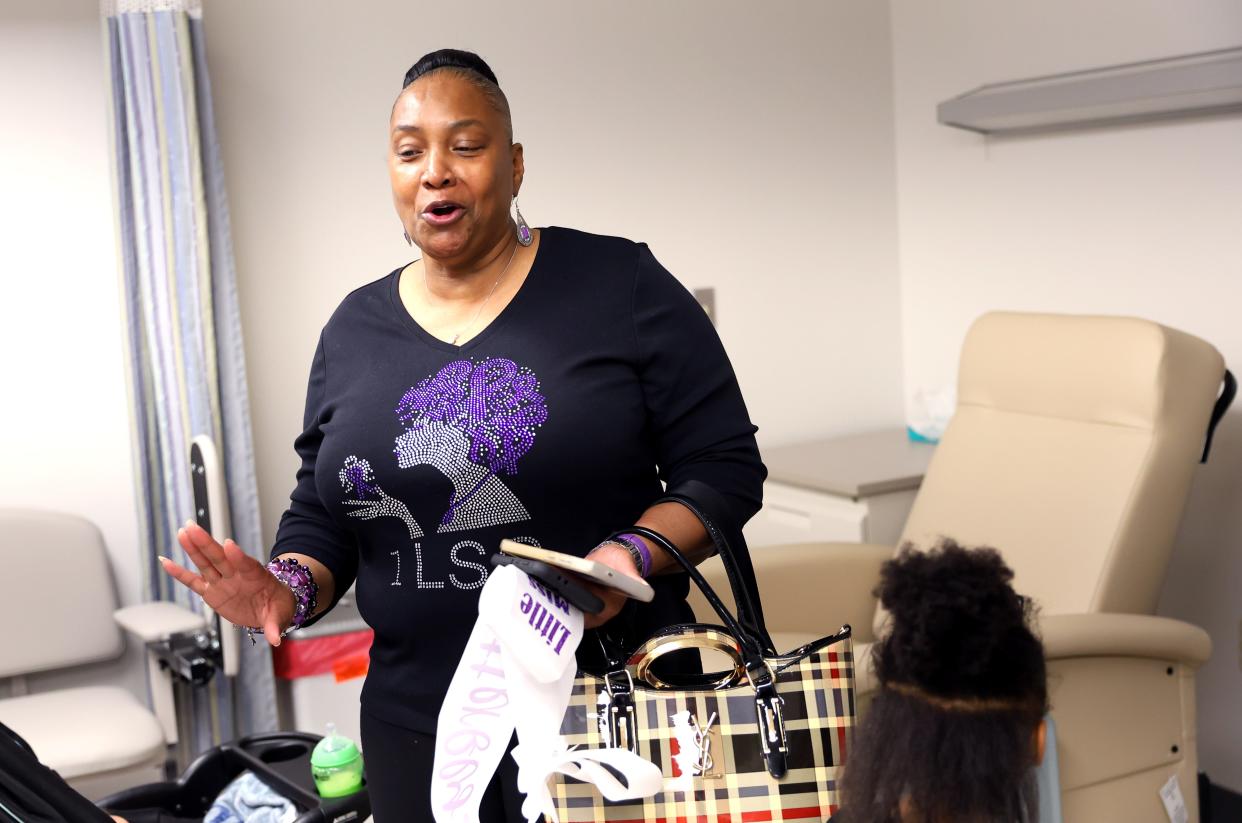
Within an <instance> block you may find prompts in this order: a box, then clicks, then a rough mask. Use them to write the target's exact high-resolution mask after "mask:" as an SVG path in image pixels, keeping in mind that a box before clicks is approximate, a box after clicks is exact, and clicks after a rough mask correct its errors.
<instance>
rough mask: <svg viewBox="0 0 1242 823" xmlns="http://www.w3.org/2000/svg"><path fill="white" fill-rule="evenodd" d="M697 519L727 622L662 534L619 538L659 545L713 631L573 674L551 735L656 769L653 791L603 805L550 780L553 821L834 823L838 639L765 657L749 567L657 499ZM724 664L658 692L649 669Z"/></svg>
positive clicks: (662, 639) (844, 708) (848, 668)
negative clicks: (628, 755)
mask: <svg viewBox="0 0 1242 823" xmlns="http://www.w3.org/2000/svg"><path fill="white" fill-rule="evenodd" d="M665 499H666V500H677V501H678V502H681V503H683V504H684V505H686V506H687V507H689V508H690V509H691V510H692V511H694V512H695V514H697V515H698V516H699V519H700V520H703V522H704V525H705V526H706V527H707V531H708V533H709V534H710V535H711V536H712V539H713V541H714V542H715V543H716V547H717V550H718V551H719V553H720V555H721V558H722V560H723V561H724V564H725V569H726V571H727V572H728V576H729V583H730V588H732V589H733V593H734V602H735V603H736V604H737V612H738V614H737V616H736V617H735V616H734V615H733V614H731V613H730V612H729V610H728V609H727V608H726V607H725V606H724V604H723V603H722V602H721V600H720V598H719V597H718V596H717V595H716V593H715V592H714V591H712V588H711V586H710V585H708V583H707V581H706V580H704V579H703V576H702V575H701V574H700V573H699V572H698V570H697V569H695V568H694V566H693V564H691V563H690V562H689V561H687V560H686V558H685V557H684V556H683V555H682V554H681V553H680V552H679V551H678V550H677V548H676V547H675V546H673V545H672V544H671V543H670V542H669V541H668V540H667V539H665V538H664V537H663V536H662V535H660V534H658V533H656V532H653V531H651V530H650V529H643V528H639V527H632V528H629V529H627V530H626V531H627V532H629V533H632V534H639V535H641V536H643V537H645V538H647V539H648V540H651V541H652V542H654V543H656V544H658V545H660V546H661V547H662V548H664V550H665V551H667V552H668V553H669V554H670V555H671V556H672V557H673V558H674V559H675V560H677V562H678V563H680V564H681V565H682V566H683V567H684V568H685V570H686V572H687V573H688V574H689V575H690V579H691V580H692V581H693V582H694V583H695V584H696V585H697V586H698V587H699V588H700V589H701V590H702V591H703V594H704V596H705V597H706V598H707V600H708V602H709V603H711V605H712V608H714V609H715V610H716V612H717V614H719V616H720V618H721V620H722V621H723V622H724V625H723V626H712V625H705V624H690V625H680V626H671V627H669V628H666V629H663V630H661V631H659V632H657V633H656V634H655V635H653V636H652V637H650V638H649V639H648V640H647V641H646V642H644V643H643V644H642V645H641V646H639V647H638V649H637V650H635V651H634V652H632V653H631V654H630V655H628V657H626V658H624V660H617V661H614V663H613V664H612V665H611V666H610V669H609V671H608V672H607V673H606V674H605V675H603V676H595V675H590V674H584V673H581V672H580V673H579V674H578V677H577V680H576V681H575V683H574V688H573V693H572V696H571V697H570V703H569V708H568V709H567V711H566V713H565V717H564V720H563V721H562V724H561V734H562V735H564V736H565V738H566V742H567V743H568V744H569V745H571V746H577V747H579V748H606V747H609V746H616V747H622V748H628V749H629V750H630V751H633V752H635V753H636V754H638V755H639V756H641V757H643V758H645V759H647V760H650V761H651V762H652V763H654V764H656V765H657V766H658V767H659V768H660V769H661V771H662V772H663V775H664V787H663V790H662V791H661V792H660V793H658V794H656V795H655V796H654V797H650V798H646V799H644V800H634V801H624V802H620V803H611V802H608V801H606V800H604V798H603V797H601V796H600V795H599V793H598V792H597V791H596V789H595V787H594V786H592V785H591V784H589V783H583V782H579V781H576V780H574V779H572V778H569V777H565V776H564V775H554V776H553V777H552V778H551V780H552V785H551V786H550V788H551V792H552V797H553V801H554V803H555V805H556V812H557V816H558V818H559V820H560V821H561V823H602V821H626V823H666V822H667V823H683V822H684V823H741V821H756V822H758V821H778V820H815V821H823V820H825V819H827V818H828V817H829V816H831V815H832V814H834V813H835V812H836V810H837V805H838V790H837V778H838V773H839V771H840V769H841V765H842V763H843V762H844V759H845V753H846V748H847V743H848V738H849V734H850V732H851V730H852V728H853V725H854V717H855V709H854V659H853V653H852V647H851V638H850V627H849V626H843V627H842V628H841V629H840V631H838V632H837V633H836V634H833V635H830V636H828V637H824V638H822V639H820V640H817V641H815V642H813V643H808V644H807V645H805V646H802V647H801V648H798V649H794V650H793V651H791V652H788V653H786V654H777V653H776V652H775V650H774V649H773V648H772V641H771V639H770V637H769V635H768V632H767V630H766V628H765V627H764V624H763V614H762V609H761V606H760V603H759V592H758V587H757V586H756V585H755V580H754V573H753V571H751V570H750V563H749V557H747V556H746V555H745V554H744V553H742V554H734V553H733V551H732V550H731V548H730V546H729V543H728V541H727V540H725V538H724V535H723V534H722V533H721V532H720V531H719V530H718V529H716V528H715V527H714V525H713V524H712V523H711V521H710V520H708V519H707V518H706V516H705V515H704V514H703V512H702V511H701V510H700V509H699V507H698V506H697V505H696V504H695V502H694V501H693V500H691V499H689V498H687V497H684V496H682V495H670V496H669V497H667V498H665ZM686 649H711V650H715V651H717V652H723V653H724V654H725V655H727V656H728V657H729V658H730V659H731V661H732V664H733V667H732V669H731V670H726V671H724V672H719V673H712V674H709V675H701V676H690V677H689V680H690V683H689V685H687V684H685V683H683V684H678V685H674V684H671V683H667V682H664V681H663V680H662V679H661V678H660V677H658V676H657V675H656V673H655V672H653V671H652V663H653V662H654V661H655V660H657V659H658V658H659V657H661V656H662V655H664V654H666V653H668V652H672V651H681V650H686Z"/></svg>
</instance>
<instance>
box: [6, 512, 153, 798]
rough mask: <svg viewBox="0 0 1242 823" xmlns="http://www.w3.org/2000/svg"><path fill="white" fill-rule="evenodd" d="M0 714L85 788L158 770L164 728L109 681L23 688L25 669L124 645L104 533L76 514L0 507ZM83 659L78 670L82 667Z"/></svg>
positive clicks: (114, 786) (92, 656)
mask: <svg viewBox="0 0 1242 823" xmlns="http://www.w3.org/2000/svg"><path fill="white" fill-rule="evenodd" d="M0 568H3V569H4V570H5V573H4V574H3V575H0V624H2V625H4V626H6V627H8V629H7V630H6V632H5V641H4V644H3V645H2V646H0V678H10V684H9V688H8V689H7V690H6V691H5V692H4V693H5V694H10V693H13V692H17V694H15V695H14V696H9V697H5V698H3V699H0V722H2V723H4V724H5V725H7V726H9V727H10V728H12V729H13V730H14V731H16V732H17V733H18V734H20V735H21V736H22V737H23V738H25V739H26V741H27V742H29V743H30V745H31V747H32V748H33V749H34V752H35V754H36V755H38V756H39V758H40V760H42V761H43V763H45V764H46V765H48V766H50V767H51V768H52V769H55V770H56V771H57V772H59V773H60V774H61V776H62V777H64V778H65V779H66V780H67V781H68V782H69V784H70V785H71V786H73V787H74V788H75V789H77V790H78V791H80V792H82V793H83V794H85V795H86V796H87V797H92V798H98V797H101V796H103V795H104V794H108V793H110V792H113V791H117V790H118V789H121V788H128V787H130V786H134V785H138V784H140V783H146V782H152V781H155V780H159V779H162V777H163V774H164V771H163V767H164V761H165V757H166V751H167V749H166V743H165V735H164V730H163V728H162V727H161V726H160V724H159V722H158V721H157V720H156V718H155V716H154V714H152V712H151V711H150V709H148V708H147V707H146V706H145V705H144V704H143V703H142V702H140V701H139V700H138V698H137V697H135V696H134V695H133V694H131V693H130V692H129V691H127V690H125V689H122V688H117V687H114V686H85V687H80V688H69V689H58V690H52V691H44V692H35V693H32V694H21V693H20V692H21V691H23V688H21V687H20V686H19V687H16V688H15V686H14V684H21V683H24V682H25V675H30V674H35V673H38V672H44V671H50V670H53V669H63V668H67V667H70V666H86V665H87V664H92V663H97V662H100V661H104V660H111V659H115V658H117V657H118V656H120V654H121V652H122V651H123V649H124V640H123V637H122V635H121V632H120V630H119V628H118V627H117V625H116V624H115V622H114V621H113V617H112V611H113V609H114V608H115V607H116V597H115V594H114V586H113V581H112V575H111V573H110V571H109V566H108V556H107V550H106V548H105V546H104V541H103V535H102V534H100V532H99V529H98V528H96V527H95V525H94V524H92V523H90V522H89V521H87V520H84V519H83V518H80V517H76V516H73V515H69V514H62V513H59V512H47V511H33V510H25V509H0ZM89 671H90V670H89V669H83V673H84V674H85V673H87V672H89Z"/></svg>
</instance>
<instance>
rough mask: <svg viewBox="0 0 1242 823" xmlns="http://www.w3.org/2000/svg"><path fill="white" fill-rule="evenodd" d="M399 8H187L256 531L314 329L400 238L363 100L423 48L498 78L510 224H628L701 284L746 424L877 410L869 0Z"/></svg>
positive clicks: (282, 483) (275, 482) (884, 274)
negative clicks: (509, 135) (200, 20)
mask: <svg viewBox="0 0 1242 823" xmlns="http://www.w3.org/2000/svg"><path fill="white" fill-rule="evenodd" d="M420 8H422V9H427V8H430V7H427V6H425V5H418V4H412V3H410V2H408V0H384V1H383V2H378V1H377V2H371V3H365V4H313V5H308V4H305V3H300V2H297V3H295V2H292V0H266V2H263V3H255V2H252V0H213V2H212V3H210V4H208V7H207V9H206V13H205V17H204V21H205V26H206V33H207V49H208V60H209V64H210V68H211V73H212V82H213V84H214V87H215V103H216V112H217V116H218V123H219V130H220V138H221V142H222V145H223V153H224V162H225V168H226V172H227V174H228V186H229V197H230V202H231V205H232V217H233V226H234V237H235V244H236V245H235V249H236V257H237V267H238V272H239V291H240V296H241V305H242V316H243V322H244V326H245V334H246V353H247V358H248V368H249V373H250V385H251V407H252V409H253V414H254V427H255V444H256V450H257V459H258V472H259V483H260V490H261V492H260V493H261V501H262V508H263V512H264V515H265V527H266V533H267V535H268V537H269V538H270V536H271V534H272V532H273V529H274V525H275V522H276V520H277V518H278V516H279V514H280V512H281V511H282V510H283V509H284V507H285V506H286V505H287V502H288V494H289V491H290V486H291V483H292V478H293V473H294V469H295V468H296V459H295V456H294V454H293V451H292V448H291V443H292V440H293V437H294V436H295V435H296V433H297V431H298V428H299V426H300V422H301V414H302V403H303V397H304V392H305V379H306V374H307V370H308V368H309V363H310V357H311V354H312V352H313V349H314V345H315V339H316V336H317V333H318V330H319V328H320V327H321V325H322V324H323V322H324V321H325V320H326V319H327V317H328V314H329V313H330V312H331V310H332V309H333V307H335V305H336V303H337V302H338V301H339V300H340V299H341V298H342V297H343V296H344V294H345V293H346V292H347V291H349V290H350V289H351V288H353V287H354V286H356V285H360V284H362V283H365V282H368V281H370V280H373V279H375V278H377V277H380V276H382V275H384V274H386V273H387V272H389V271H391V270H392V269H393V268H395V267H397V266H399V265H402V264H403V263H405V262H406V261H408V260H409V259H410V257H411V254H410V250H409V249H407V248H406V246H405V244H404V242H403V241H402V239H401V227H400V225H399V223H398V222H397V219H396V217H395V215H394V214H393V211H392V206H391V195H390V193H389V189H388V180H387V169H386V165H385V159H384V157H385V154H384V153H385V139H386V127H387V121H388V113H389V110H390V108H391V105H392V101H393V100H394V99H395V96H396V94H397V92H398V91H399V89H400V86H401V83H400V80H401V77H402V76H403V75H404V73H405V70H406V69H407V68H408V67H409V65H410V64H411V63H413V62H414V61H415V60H416V59H417V58H418V57H419V56H421V55H422V54H423V53H425V52H427V51H430V50H432V49H436V48H442V47H445V46H453V47H459V48H467V49H472V50H476V51H478V52H479V53H481V54H482V55H483V56H484V57H485V59H487V60H488V61H489V62H490V63H491V65H492V66H493V68H494V69H495V70H496V72H497V74H498V76H499V78H500V82H501V85H502V87H503V88H504V89H505V90H506V92H507V94H508V95H509V97H510V100H511V103H512V107H513V111H514V119H515V128H516V136H517V139H518V140H520V141H522V142H523V143H524V144H525V147H526V168H527V175H526V181H525V185H524V187H523V190H522V198H521V200H522V210H523V214H524V215H525V216H526V217H527V219H528V220H530V221H531V223H532V224H534V225H549V224H550V225H563V226H573V227H578V228H582V229H586V230H589V231H596V232H601V233H610V234H621V235H625V236H629V237H632V238H636V239H642V240H646V241H648V242H649V243H650V244H651V247H652V249H653V250H654V251H655V253H656V255H657V257H659V259H660V260H661V261H663V262H664V263H665V265H667V266H668V268H669V269H670V270H671V271H672V272H674V273H675V274H676V275H677V276H678V277H679V278H681V280H682V281H683V282H684V283H686V284H687V285H688V286H690V287H697V286H714V287H716V289H717V311H718V316H719V328H720V332H721V335H722V337H723V338H724V341H725V345H726V346H727V348H728V350H729V352H730V355H731V356H732V358H733V362H734V365H735V367H736V369H737V371H738V374H739V377H740V380H741V383H742V387H743V390H744V392H745V394H746V398H747V402H748V403H749V405H750V409H751V413H752V416H753V418H754V419H755V421H756V422H757V423H758V425H759V426H760V428H761V434H760V437H761V441H762V442H763V443H774V442H782V441H789V440H796V439H801V438H805V437H810V436H814V435H817V434H825V433H833V432H840V431H846V430H858V429H866V428H873V427H877V426H883V425H891V424H895V423H899V422H900V420H901V413H902V410H901V388H900V348H899V345H900V344H899V338H900V325H899V312H898V292H897V258H896V236H895V226H896V215H895V191H894V180H893V142H892V100H891V64H890V53H889V48H888V36H889V35H888V24H889V21H888V9H887V6H886V5H885V4H883V3H875V2H872V0H849V1H848V2H834V3H823V2H820V0H796V1H791V2H783V3H774V4H757V3H754V2H748V0H710V1H709V0H679V2H676V3H664V2H654V0H643V1H642V2H631V3H623V4H619V3H581V2H574V1H573V0H556V2H536V3H527V4H522V5H520V6H514V5H513V4H511V3H508V2H502V0H486V2H480V3H472V4H468V5H453V4H440V5H437V6H435V7H434V10H435V13H434V15H431V14H419V13H417V11H418V9H420ZM817 355H822V356H823V357H824V359H823V360H822V361H816V360H815V359H814V358H815V357H816V356H817ZM808 364H814V365H813V366H812V367H811V368H808Z"/></svg>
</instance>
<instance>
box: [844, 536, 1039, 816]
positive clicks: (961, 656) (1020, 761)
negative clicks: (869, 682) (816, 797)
mask: <svg viewBox="0 0 1242 823" xmlns="http://www.w3.org/2000/svg"><path fill="white" fill-rule="evenodd" d="M1012 579H1013V572H1012V571H1010V570H1009V568H1008V567H1007V566H1006V565H1005V563H1004V561H1003V560H1001V557H1000V555H999V554H997V553H996V551H994V550H992V549H978V550H974V551H968V550H966V549H963V548H962V547H960V546H958V545H957V544H955V543H954V542H952V541H951V540H946V541H944V542H943V543H941V545H940V546H939V547H938V548H936V549H934V550H933V551H930V552H927V553H920V552H915V551H911V550H909V549H906V550H904V551H903V552H902V553H901V554H900V555H899V556H898V557H897V558H896V559H894V560H890V561H889V562H887V563H886V564H885V565H884V568H883V571H882V576H881V582H880V588H879V595H880V602H881V604H882V605H883V606H884V608H886V609H887V610H888V611H889V613H890V615H891V622H890V632H889V634H888V635H887V636H886V637H885V638H884V640H882V641H881V642H880V643H879V644H878V645H877V646H876V647H875V649H874V651H873V655H874V659H875V672H876V677H877V678H878V679H879V682H880V688H879V691H878V693H877V694H876V697H875V699H874V700H873V701H872V704H871V707H870V709H869V710H868V711H867V714H866V715H865V716H864V717H863V721H862V724H861V725H860V726H859V728H858V730H857V732H856V734H855V745H854V748H853V750H852V751H851V752H850V755H849V759H848V760H847V762H846V765H845V772H844V774H843V777H842V801H841V812H840V814H838V815H836V816H835V817H833V821H834V823H854V821H866V823H1029V822H1030V821H1034V820H1036V819H1037V817H1038V809H1037V802H1036V801H1037V794H1036V785H1035V775H1034V768H1035V767H1036V766H1037V765H1039V763H1040V762H1041V761H1042V760H1043V756H1044V720H1043V718H1044V715H1045V714H1046V713H1047V711H1048V691H1047V684H1046V674H1045V667H1044V650H1043V646H1042V645H1041V644H1040V642H1039V639H1038V638H1037V637H1036V636H1035V634H1034V633H1033V632H1032V631H1031V628H1030V611H1029V605H1028V603H1027V602H1026V601H1025V600H1024V599H1023V598H1022V597H1020V596H1018V595H1017V594H1015V593H1014V591H1013V589H1012V588H1011V587H1010V581H1011V580H1012Z"/></svg>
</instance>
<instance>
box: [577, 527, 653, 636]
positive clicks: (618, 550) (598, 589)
mask: <svg viewBox="0 0 1242 823" xmlns="http://www.w3.org/2000/svg"><path fill="white" fill-rule="evenodd" d="M587 559H589V560H594V561H595V562H597V563H603V564H604V565H605V566H608V567H610V568H613V569H616V570H617V571H619V572H621V573H622V574H628V575H629V576H630V577H636V578H638V579H639V580H642V575H640V574H639V573H638V568H637V567H636V566H635V565H634V558H633V556H631V555H630V553H629V552H628V551H626V550H625V549H624V548H622V547H621V546H618V545H616V544H614V543H605V544H604V545H603V546H597V547H595V548H594V549H592V550H591V553H590V554H588V555H587ZM583 582H584V583H585V584H586V586H587V588H589V589H590V590H591V591H593V592H595V594H596V595H598V596H599V598H600V600H603V601H604V610H603V611H601V612H600V613H599V614H588V615H585V618H586V621H585V623H584V624H583V625H584V627H585V628H588V629H594V628H595V627H596V626H600V625H603V624H604V623H607V622H608V621H609V620H611V619H612V618H614V617H616V616H617V614H618V613H619V612H620V611H621V607H622V606H624V605H625V601H626V600H627V599H628V598H627V597H626V595H625V594H623V593H622V592H619V591H617V590H616V589H613V588H610V587H608V586H600V585H598V584H596V583H592V582H591V581H589V580H586V579H583Z"/></svg>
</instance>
